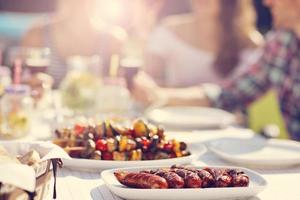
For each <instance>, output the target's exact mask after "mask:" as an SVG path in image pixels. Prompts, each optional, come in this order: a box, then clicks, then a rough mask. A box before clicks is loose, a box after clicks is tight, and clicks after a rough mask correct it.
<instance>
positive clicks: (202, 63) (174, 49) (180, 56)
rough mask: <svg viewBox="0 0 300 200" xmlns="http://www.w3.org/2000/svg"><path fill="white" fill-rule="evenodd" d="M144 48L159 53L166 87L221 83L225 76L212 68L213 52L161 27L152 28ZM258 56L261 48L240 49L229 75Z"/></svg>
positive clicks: (238, 70) (149, 51)
mask: <svg viewBox="0 0 300 200" xmlns="http://www.w3.org/2000/svg"><path fill="white" fill-rule="evenodd" d="M146 48H147V49H146V51H147V52H148V53H150V54H154V55H157V56H160V57H161V58H162V59H163V60H164V63H165V69H161V71H164V74H165V76H164V78H165V84H166V86H167V87H188V86H193V85H197V84H201V83H214V84H220V83H221V82H222V81H223V79H224V78H222V77H221V76H219V75H218V74H217V73H216V72H215V70H214V69H213V63H214V60H215V56H214V55H213V54H212V53H210V52H208V51H205V50H201V49H198V48H196V47H193V46H192V45H189V44H187V43H185V42H184V41H182V40H181V39H180V38H178V37H177V36H176V35H175V34H174V33H173V32H171V31H170V30H169V29H167V28H166V27H164V26H159V27H157V28H156V29H155V30H154V31H153V33H152V34H151V36H150V38H149V41H148V44H147V47H146ZM259 55H260V51H259V50H257V49H245V50H243V51H242V52H241V54H240V63H239V64H238V67H237V68H236V69H235V71H234V72H233V73H232V75H231V76H234V75H235V74H237V73H239V72H241V71H243V70H244V69H245V68H246V67H247V66H249V65H250V64H251V63H253V62H254V61H256V59H257V58H258V57H259ZM151 67H155V66H151ZM229 78H230V77H229Z"/></svg>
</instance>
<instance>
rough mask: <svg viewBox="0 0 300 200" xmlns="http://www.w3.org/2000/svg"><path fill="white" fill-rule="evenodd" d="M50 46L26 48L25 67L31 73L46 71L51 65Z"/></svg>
mask: <svg viewBox="0 0 300 200" xmlns="http://www.w3.org/2000/svg"><path fill="white" fill-rule="evenodd" d="M50 54H51V53H50V49H49V48H26V52H25V56H26V57H25V61H24V62H25V68H26V69H27V70H28V71H29V73H30V74H36V73H39V72H42V73H46V72H47V69H48V67H49V65H50Z"/></svg>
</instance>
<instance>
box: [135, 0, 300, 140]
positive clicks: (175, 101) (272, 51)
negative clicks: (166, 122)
mask: <svg viewBox="0 0 300 200" xmlns="http://www.w3.org/2000/svg"><path fill="white" fill-rule="evenodd" d="M264 3H265V5H267V6H268V7H270V9H271V12H272V15H273V20H274V27H275V29H274V30H273V31H271V32H269V33H268V35H267V38H266V42H265V45H264V47H263V48H262V54H261V55H260V56H259V58H258V59H257V60H256V61H255V62H254V64H251V65H250V66H249V67H248V68H247V70H245V71H244V72H243V73H241V74H238V75H237V76H236V77H234V78H233V79H232V80H228V81H227V82H225V83H224V84H223V85H221V87H220V91H219V93H218V94H217V95H213V94H212V93H210V91H208V90H206V89H205V87H204V86H200V87H193V88H181V89H168V88H162V87H158V86H157V85H155V84H153V83H151V82H148V83H150V84H147V85H145V81H144V80H145V77H146V76H145V75H143V74H141V75H140V76H138V77H136V79H135V84H136V87H137V88H139V91H141V92H143V95H144V96H147V98H148V100H149V99H151V100H152V101H156V100H160V99H164V101H165V102H166V104H168V105H198V106H214V107H219V108H222V109H225V110H228V111H231V112H233V111H236V110H244V109H245V108H246V107H247V106H248V105H249V104H251V103H252V102H254V101H255V100H257V99H259V98H260V97H261V96H262V95H264V94H265V93H266V92H268V91H269V90H270V89H274V90H275V91H276V94H277V98H278V101H279V105H280V111H281V113H282V115H283V117H284V120H285V125H286V127H287V129H288V132H289V137H290V138H291V139H294V140H299V141H300V103H299V102H300V21H299V18H300V12H299V11H300V0H285V1H281V0H264ZM195 73H196V72H195ZM199 73H202V72H199ZM265 115H268V113H265Z"/></svg>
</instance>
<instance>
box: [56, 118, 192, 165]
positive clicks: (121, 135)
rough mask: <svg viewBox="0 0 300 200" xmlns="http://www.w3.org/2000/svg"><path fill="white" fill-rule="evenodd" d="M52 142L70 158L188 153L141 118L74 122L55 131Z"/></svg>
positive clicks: (122, 158) (158, 156)
mask: <svg viewBox="0 0 300 200" xmlns="http://www.w3.org/2000/svg"><path fill="white" fill-rule="evenodd" d="M55 133H56V135H57V139H55V140H54V141H53V142H54V143H55V144H57V145H59V146H60V147H62V148H64V149H65V151H66V152H67V153H68V154H69V155H70V156H71V157H73V158H87V159H95V160H118V161H127V160H157V159H167V158H176V157H182V156H188V155H190V152H189V151H188V150H187V145H186V143H184V142H181V141H177V140H176V139H171V140H168V139H167V138H166V136H165V134H164V130H163V129H162V128H161V127H159V126H154V125H152V124H148V123H146V122H145V121H143V120H141V119H137V120H134V121H133V122H130V123H125V122H120V121H116V120H105V121H103V122H101V123H99V124H96V125H85V124H75V125H74V126H73V127H72V128H63V129H60V130H56V131H55Z"/></svg>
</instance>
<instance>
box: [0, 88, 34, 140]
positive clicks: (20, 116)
mask: <svg viewBox="0 0 300 200" xmlns="http://www.w3.org/2000/svg"><path fill="white" fill-rule="evenodd" d="M32 105H33V101H32V99H31V97H30V88H29V87H28V86H26V85H10V86H8V87H6V88H5V94H4V96H3V98H2V99H1V103H0V106H1V109H0V110H1V113H0V138H2V139H14V138H19V137H22V136H25V135H26V134H27V133H28V131H29V128H30V123H29V118H30V117H29V113H30V112H31V110H32Z"/></svg>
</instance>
